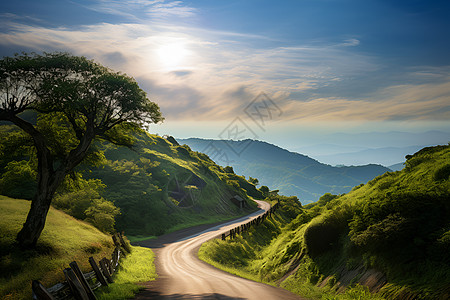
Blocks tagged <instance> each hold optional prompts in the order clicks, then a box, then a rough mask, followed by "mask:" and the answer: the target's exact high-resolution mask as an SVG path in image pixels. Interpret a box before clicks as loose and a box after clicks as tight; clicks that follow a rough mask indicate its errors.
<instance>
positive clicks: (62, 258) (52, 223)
mask: <svg viewBox="0 0 450 300" xmlns="http://www.w3.org/2000/svg"><path fill="white" fill-rule="evenodd" d="M29 209H30V201H27V200H19V199H12V198H8V197H5V196H0V257H1V260H0V298H2V299H4V298H6V299H31V281H32V280H33V279H37V280H40V281H41V282H42V283H43V284H44V285H45V286H51V285H54V284H56V283H57V282H59V281H63V280H64V275H63V272H62V270H63V269H64V268H67V267H68V265H69V263H70V262H71V261H73V260H76V261H77V262H78V263H79V265H80V267H81V268H82V269H85V270H88V269H89V268H90V266H89V263H88V258H89V257H90V256H93V257H94V258H95V259H96V260H97V261H98V260H99V259H100V258H103V257H110V255H111V253H112V251H113V244H112V239H111V237H110V236H109V235H106V234H104V233H102V232H100V231H99V230H97V229H96V228H95V227H93V226H91V225H89V224H87V223H84V222H82V221H78V220H76V219H74V218H73V217H71V216H69V215H67V214H65V213H64V212H62V211H59V210H56V209H54V208H50V211H49V213H48V217H47V221H46V224H45V228H44V230H43V232H42V235H41V237H40V239H39V240H38V243H37V248H36V249H35V250H27V251H22V250H18V249H17V248H16V247H17V246H16V244H15V237H16V235H17V233H18V232H19V230H20V229H21V227H22V225H23V223H24V222H25V219H26V216H27V213H28V211H29Z"/></svg>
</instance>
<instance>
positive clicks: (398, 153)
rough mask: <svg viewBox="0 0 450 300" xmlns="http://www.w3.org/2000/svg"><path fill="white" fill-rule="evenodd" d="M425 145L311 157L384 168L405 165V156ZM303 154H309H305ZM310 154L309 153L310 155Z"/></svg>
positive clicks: (334, 162)
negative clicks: (376, 165) (371, 164)
mask: <svg viewBox="0 0 450 300" xmlns="http://www.w3.org/2000/svg"><path fill="white" fill-rule="evenodd" d="M424 147H425V145H420V146H408V147H385V148H369V149H362V150H359V151H354V152H353V151H351V152H350V151H349V152H343V153H335V154H324V155H320V154H319V155H311V156H312V157H314V158H315V159H317V160H319V161H321V162H323V163H326V164H331V165H335V164H342V165H347V166H348V165H365V164H368V163H375V164H380V165H384V166H390V165H393V164H398V163H403V162H404V161H405V160H406V159H405V156H406V155H408V154H410V155H412V154H414V153H416V152H417V151H419V150H420V149H422V148H424ZM302 153H308V152H303V151H302ZM308 154H309V153H308Z"/></svg>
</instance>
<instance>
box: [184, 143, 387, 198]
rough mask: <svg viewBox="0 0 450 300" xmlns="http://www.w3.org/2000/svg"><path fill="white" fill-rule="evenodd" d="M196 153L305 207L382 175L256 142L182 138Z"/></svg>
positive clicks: (377, 167) (376, 167)
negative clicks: (253, 179) (198, 152)
mask: <svg viewBox="0 0 450 300" xmlns="http://www.w3.org/2000/svg"><path fill="white" fill-rule="evenodd" d="M179 142H180V144H181V143H184V144H186V145H188V146H189V147H191V148H192V149H193V150H195V151H200V152H204V153H206V154H208V155H209V156H210V157H211V158H212V159H213V160H215V161H216V162H217V163H218V164H221V165H230V166H232V167H233V169H234V170H235V172H236V173H237V174H244V175H245V176H251V177H255V178H258V180H259V183H260V184H262V185H267V186H269V187H270V188H272V189H279V190H280V193H281V194H283V195H295V196H297V197H298V198H299V199H300V201H301V202H302V203H303V204H306V203H310V202H314V201H317V199H318V198H319V197H320V196H321V195H323V194H325V193H333V194H341V193H347V192H349V191H350V190H351V189H352V187H354V186H356V185H359V184H361V183H366V182H367V181H368V180H371V179H373V178H374V177H376V176H378V175H381V174H383V173H385V172H387V171H390V170H389V169H388V168H386V167H383V166H380V165H366V166H356V167H355V166H351V167H332V166H330V165H326V164H322V163H320V162H318V161H316V160H314V159H312V158H310V157H308V156H305V155H302V154H298V153H294V152H289V151H287V150H285V149H282V148H280V147H277V146H275V145H272V144H269V143H266V142H261V141H254V140H243V141H230V140H204V139H197V138H190V139H179Z"/></svg>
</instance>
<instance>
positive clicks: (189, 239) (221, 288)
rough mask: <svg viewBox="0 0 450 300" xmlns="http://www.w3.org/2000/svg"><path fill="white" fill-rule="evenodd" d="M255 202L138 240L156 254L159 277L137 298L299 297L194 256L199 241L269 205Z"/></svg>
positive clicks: (224, 229) (288, 298)
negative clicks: (228, 218)
mask: <svg viewBox="0 0 450 300" xmlns="http://www.w3.org/2000/svg"><path fill="white" fill-rule="evenodd" d="M258 205H259V207H260V210H259V211H257V212H255V213H253V214H252V215H249V216H247V217H243V218H240V219H238V220H235V221H232V222H228V223H225V224H221V225H217V226H214V227H212V228H206V227H205V226H203V227H197V228H192V229H188V230H185V231H181V232H177V233H173V234H169V235H166V236H164V237H162V238H160V239H158V240H149V241H143V242H140V243H139V245H141V246H144V247H149V248H152V249H153V251H154V252H155V254H156V271H157V273H158V279H157V280H156V281H152V282H149V283H146V284H145V287H146V289H145V290H144V291H143V292H141V293H139V294H138V295H137V297H136V299H257V300H270V299H276V300H282V299H286V300H290V299H301V298H300V297H298V296H297V295H294V294H292V293H290V292H288V291H286V290H283V289H280V288H276V287H273V286H269V285H266V284H262V283H258V282H254V281H251V280H247V279H243V278H240V277H237V276H234V275H231V274H229V273H226V272H223V271H221V270H218V269H216V268H214V267H212V266H210V265H209V264H206V263H204V262H203V261H201V260H199V259H198V257H197V252H198V249H199V247H200V246H201V244H202V243H204V242H206V241H208V240H210V239H212V238H215V237H217V236H219V235H221V234H222V233H223V232H226V231H229V230H230V229H232V228H234V227H236V226H237V225H239V224H243V223H247V222H248V221H249V220H251V219H253V218H256V217H258V215H260V214H262V213H264V212H265V211H267V210H268V209H269V208H270V206H269V204H268V203H266V202H263V201H258Z"/></svg>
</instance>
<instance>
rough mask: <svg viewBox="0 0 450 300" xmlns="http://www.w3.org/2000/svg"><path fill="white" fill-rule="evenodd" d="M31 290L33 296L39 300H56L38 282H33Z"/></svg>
mask: <svg viewBox="0 0 450 300" xmlns="http://www.w3.org/2000/svg"><path fill="white" fill-rule="evenodd" d="M31 289H32V290H33V296H36V298H37V299H38V300H54V298H53V296H52V295H51V294H50V293H49V292H48V291H47V289H46V288H45V287H44V286H43V285H42V284H41V283H40V282H39V281H37V280H33V281H32V282H31Z"/></svg>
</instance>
